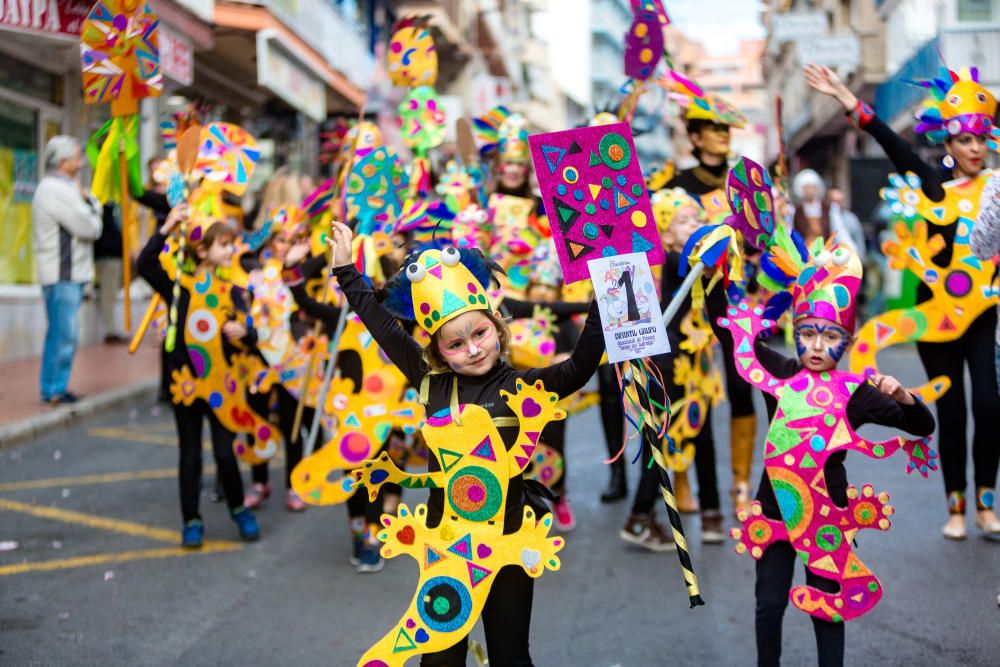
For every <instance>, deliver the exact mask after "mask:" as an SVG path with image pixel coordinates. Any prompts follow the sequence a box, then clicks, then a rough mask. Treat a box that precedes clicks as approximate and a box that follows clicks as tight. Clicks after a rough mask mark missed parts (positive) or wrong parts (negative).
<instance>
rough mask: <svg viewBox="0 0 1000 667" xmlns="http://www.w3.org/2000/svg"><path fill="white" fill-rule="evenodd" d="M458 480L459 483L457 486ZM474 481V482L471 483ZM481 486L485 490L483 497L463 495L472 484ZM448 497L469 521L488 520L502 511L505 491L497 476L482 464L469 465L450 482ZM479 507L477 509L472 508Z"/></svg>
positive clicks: (460, 514) (455, 508)
mask: <svg viewBox="0 0 1000 667" xmlns="http://www.w3.org/2000/svg"><path fill="white" fill-rule="evenodd" d="M456 482H457V483H458V484H457V486H456ZM470 482H472V484H470ZM473 485H475V486H480V487H481V491H482V492H485V497H484V498H482V499H479V498H471V497H468V496H463V492H464V493H465V494H468V490H469V488H470V487H471V486H473ZM448 498H449V500H450V501H451V503H450V504H451V506H452V508H453V509H454V510H455V512H456V513H457V514H458V515H459V516H460V517H462V518H463V519H467V520H469V521H476V522H481V521H486V520H488V519H489V518H490V517H492V516H493V515H495V514H496V513H497V512H499V511H500V509H501V506H502V504H503V491H502V489H501V488H500V482H499V481H498V480H497V478H496V476H495V475H494V474H493V473H491V472H490V471H489V470H487V469H486V468H483V467H482V466H468V467H465V468H462V469H461V470H458V471H457V472H456V473H455V474H454V475H453V476H452V478H451V481H450V482H449V483H448ZM472 507H477V509H471V508H472Z"/></svg>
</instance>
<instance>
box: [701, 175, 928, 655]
mask: <svg viewBox="0 0 1000 667" xmlns="http://www.w3.org/2000/svg"><path fill="white" fill-rule="evenodd" d="M746 162H747V164H748V165H750V166H748V167H747V168H746V169H744V168H743V165H738V166H737V167H734V170H733V173H737V172H738V173H739V174H740V177H741V178H742V179H744V181H743V182H744V186H746V184H747V183H750V182H756V183H758V184H763V185H762V186H761V187H763V188H765V190H764V191H762V196H767V195H764V194H763V192H766V186H767V185H769V183H767V179H766V176H765V175H763V168H761V167H759V165H753V164H752V163H749V161H746ZM751 172H752V173H751ZM733 178H734V176H733V175H731V176H730V181H731V182H732V180H733ZM730 197H731V201H734V207H733V208H734V211H735V214H736V216H737V217H739V216H741V215H743V214H744V211H746V210H751V209H753V208H754V205H753V203H752V201H753V200H752V199H751V198H749V197H747V198H746V199H745V200H742V201H741V200H739V199H733V196H732V194H731V195H730ZM772 206H773V204H768V205H767V206H761V209H762V210H764V211H765V213H759V212H757V213H747V216H748V218H754V219H755V220H756V221H760V220H761V219H764V220H765V224H764V225H763V226H764V227H765V229H769V232H770V230H773V229H775V228H777V229H776V231H775V232H774V233H775V234H776V235H777V236H779V237H781V238H782V240H781V241H780V242H779V243H778V244H777V245H774V246H771V247H770V248H769V251H768V252H767V253H766V254H765V255H764V257H763V259H762V267H764V269H765V274H766V276H765V277H767V278H768V280H770V281H773V282H765V281H764V278H762V285H763V286H765V287H767V288H768V289H771V290H772V291H775V292H777V294H776V296H775V297H773V298H772V300H771V301H769V303H768V310H767V312H766V313H765V310H764V308H763V307H761V306H752V305H750V304H748V303H747V302H745V301H744V302H742V303H740V304H739V305H738V306H731V307H730V308H729V309H728V312H727V316H726V317H725V318H721V319H720V320H719V324H720V326H721V327H723V334H724V335H725V334H728V335H731V336H732V339H733V340H732V343H733V349H734V350H735V352H734V354H735V361H736V362H737V364H736V365H737V368H739V369H740V373H741V374H742V375H743V377H744V378H745V379H746V380H747V381H748V382H750V383H751V384H753V385H754V386H756V387H758V388H760V389H762V390H763V391H765V392H766V394H768V395H773V396H776V397H777V404H776V405H775V401H774V400H772V399H770V396H768V398H769V400H768V408H769V411H770V412H771V414H772V415H773V417H772V421H771V425H770V429H769V430H768V434H767V442H766V445H765V450H764V474H763V476H762V479H761V483H760V488H759V490H758V493H757V500H756V501H754V503H753V504H752V506H751V509H750V511H749V512H747V511H742V512H740V516H739V519H740V521H741V522H742V523H743V528H737V529H733V530H732V531H731V534H732V537H733V538H734V539H737V540H739V544H738V545H737V547H736V550H737V552H738V553H745V552H747V551H749V553H750V554H751V556H752V557H753V558H754V559H756V560H757V583H756V598H757V606H756V636H757V659H758V664H760V665H778V664H779V662H780V659H781V625H782V618H783V616H784V612H785V608H786V607H787V606H788V601H789V599H791V600H792V602H793V603H794V604H795V606H796V607H798V608H799V609H801V610H803V611H806V612H807V613H810V614H811V615H812V616H813V619H812V621H813V629H814V631H815V634H816V645H817V652H818V656H819V664H820V665H830V666H835V665H842V664H843V663H844V624H843V622H844V621H845V620H850V619H852V618H855V617H857V616H859V615H861V614H863V613H865V612H866V611H868V610H869V609H871V608H872V607H873V606H874V605H875V603H876V602H877V601H878V599H879V598H881V596H882V588H881V585H880V584H879V582H878V580H877V579H876V578H875V576H874V575H873V574H872V573H871V571H870V570H868V569H867V568H866V567H865V565H864V563H862V562H861V560H860V559H859V558H858V557H857V555H856V554H855V553H854V552H853V550H852V548H851V545H852V543H853V541H854V536H855V535H856V534H857V532H858V531H859V530H861V529H862V528H874V529H879V530H888V528H889V519H888V518H887V517H888V516H890V515H891V514H892V508H891V507H890V506H889V505H888V500H889V498H888V494H886V493H880V494H877V495H876V493H875V491H874V490H873V488H872V487H871V486H870V485H865V487H864V488H863V489H862V491H861V492H860V493H859V491H858V489H857V488H855V487H853V486H851V487H848V485H847V475H846V471H845V469H844V459H845V457H846V451H847V450H848V449H854V450H856V451H861V452H863V453H865V454H867V455H868V456H871V457H873V458H883V457H886V456H889V455H890V454H892V453H894V452H896V451H897V450H899V449H903V450H904V451H905V452H906V454H907V455H908V457H909V459H910V460H909V462H908V470H918V471H919V472H920V474H922V475H924V476H926V474H927V472H928V470H930V469H933V468H934V467H935V463H934V457H935V454H934V453H933V452H932V451H931V450H929V449H928V448H927V447H926V438H924V439H923V440H910V441H904V439H903V438H900V437H897V438H893V439H892V440H889V441H885V442H881V443H873V442H868V441H866V440H864V439H863V438H861V437H860V436H858V435H857V433H856V429H858V428H860V427H861V426H862V425H863V424H867V423H873V424H881V425H884V426H890V427H893V428H898V429H901V430H904V431H907V432H910V433H913V434H915V435H918V436H927V435H929V434H930V433H931V432H932V431H933V430H934V418H933V417H932V416H931V414H930V411H929V410H928V409H927V408H926V407H925V406H924V405H923V403H921V402H920V401H918V400H917V399H916V398H915V397H914V396H913V395H912V394H910V393H909V392H907V391H906V390H905V389H904V388H903V387H902V385H900V383H899V382H898V381H897V380H896V379H895V378H892V377H890V376H886V375H877V376H875V377H872V378H869V379H866V378H865V377H864V376H861V375H854V374H850V373H845V372H841V371H837V370H836V367H837V364H838V362H839V361H840V360H841V359H842V358H843V357H844V355H846V354H847V353H848V351H849V350H850V348H851V345H852V344H853V341H854V329H855V314H856V309H857V302H856V294H857V291H858V288H859V287H860V285H861V262H860V260H859V259H858V257H857V255H856V254H854V252H853V251H851V249H850V248H849V247H847V246H840V245H834V244H833V243H832V242H828V244H827V245H826V246H824V245H823V243H822V241H821V240H819V241H817V243H816V244H815V245H814V247H813V248H812V251H811V252H807V251H806V248H805V246H804V244H803V243H802V239H801V237H800V236H799V235H798V233H797V232H791V233H790V235H789V233H788V231H787V229H786V228H785V227H784V226H783V225H781V224H780V223H777V224H775V222H774V218H773V216H770V215H769V214H768V213H767V211H770V210H773V208H772ZM755 224H757V223H755ZM759 226H760V225H759V224H758V228H759ZM782 234H783V236H782ZM744 236H745V237H747V240H748V241H749V242H751V243H753V239H752V237H751V235H750V234H748V233H746V232H745V233H744ZM782 287H784V290H785V291H782V289H781V288H782ZM789 306H790V307H791V308H792V314H793V325H794V340H795V346H796V353H797V357H798V358H797V359H794V358H788V357H785V356H784V355H782V354H780V353H779V352H776V351H774V350H772V349H771V348H769V347H768V346H767V345H766V344H764V342H763V341H762V340H761V339H759V338H758V335H759V334H761V333H765V332H768V331H773V330H774V328H775V327H776V324H775V320H776V319H777V318H778V317H779V316H780V314H781V312H782V311H783V310H784V309H785V308H788V307H789ZM797 556H798V557H799V558H801V559H802V560H803V561H804V562H805V563H806V585H805V586H797V587H795V588H792V585H791V584H792V574H793V569H794V564H795V561H796V560H797V558H796V557H797Z"/></svg>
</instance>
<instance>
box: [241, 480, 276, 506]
mask: <svg viewBox="0 0 1000 667" xmlns="http://www.w3.org/2000/svg"><path fill="white" fill-rule="evenodd" d="M270 497H271V485H270V484H261V483H260V482H254V483H253V484H251V485H250V489H249V490H248V491H247V492H246V494H244V496H243V507H246V508H247V509H252V510H255V509H257V508H258V507H260V506H261V504H262V503H263V502H264V501H265V500H267V499H268V498H270Z"/></svg>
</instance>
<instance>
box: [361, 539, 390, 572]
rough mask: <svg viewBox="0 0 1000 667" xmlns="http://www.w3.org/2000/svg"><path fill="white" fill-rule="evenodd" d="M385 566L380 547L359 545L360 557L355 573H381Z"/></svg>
mask: <svg viewBox="0 0 1000 667" xmlns="http://www.w3.org/2000/svg"><path fill="white" fill-rule="evenodd" d="M384 566H385V561H384V560H382V545H381V544H368V543H364V544H362V545H361V557H360V559H359V561H358V565H357V571H358V573H359V574H367V573H373V572H381V571H382V568H383V567H384Z"/></svg>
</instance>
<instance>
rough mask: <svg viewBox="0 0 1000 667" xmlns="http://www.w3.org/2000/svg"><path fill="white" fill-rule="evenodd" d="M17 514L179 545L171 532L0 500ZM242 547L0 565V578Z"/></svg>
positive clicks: (220, 544)
mask: <svg viewBox="0 0 1000 667" xmlns="http://www.w3.org/2000/svg"><path fill="white" fill-rule="evenodd" d="M3 510H6V511H9V512H19V513H21V514H28V515H30V516H34V517H38V518H41V519H50V520H52V521H62V522H64V523H71V524H76V525H81V526H87V527H88V528H97V529H99V530H107V531H110V532H113V533H122V534H124V535H131V536H133V537H144V538H146V539H150V540H155V541H157V542H166V543H168V544H172V545H176V544H177V543H178V542H180V539H181V534H180V533H179V532H177V531H175V530H167V529H165V528H157V527H155V526H146V525H143V524H141V523H135V522H133V521H125V520H123V519H109V518H107V517H102V516H95V515H93V514H84V513H83V512H75V511H73V510H67V509H62V508H59V507H42V506H41V505H32V504H30V503H21V502H17V501H16V500H7V499H4V498H0V511H3ZM242 548H243V545H242V544H241V543H239V542H233V541H230V540H205V543H204V545H203V546H202V548H201V549H184V548H183V547H178V546H171V547H160V548H159V549H139V550H132V551H119V552H116V553H101V554H94V555H92V556H79V557H76V558H60V559H57V560H46V561H35V562H29V563H16V564H13V565H4V566H0V576H6V575H11V574H22V573H25V572H47V571H51V570H65V569H69V568H75V567H87V566H90V565H100V564H101V563H123V562H127V561H135V560H145V559H151V558H174V557H179V556H193V555H195V554H203V553H220V552H225V551H237V550H239V549H242Z"/></svg>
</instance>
